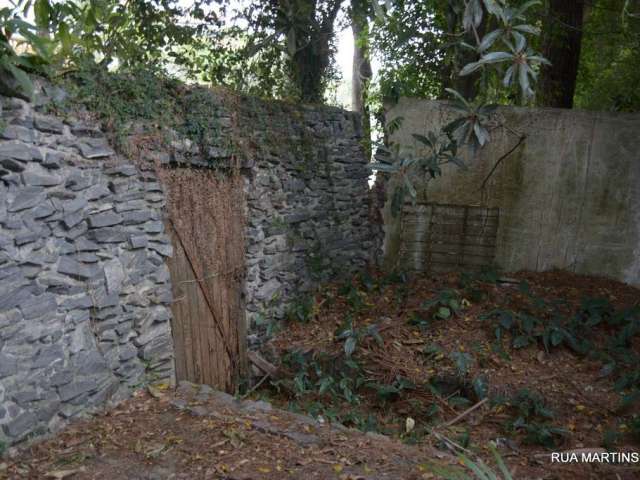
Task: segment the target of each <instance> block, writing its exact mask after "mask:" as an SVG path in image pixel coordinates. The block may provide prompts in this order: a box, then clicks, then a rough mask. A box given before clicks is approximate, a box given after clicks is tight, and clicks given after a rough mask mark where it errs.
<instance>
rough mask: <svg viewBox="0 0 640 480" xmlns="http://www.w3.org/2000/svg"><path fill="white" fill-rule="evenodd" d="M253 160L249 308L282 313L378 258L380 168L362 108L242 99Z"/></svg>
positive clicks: (257, 314) (268, 316)
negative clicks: (374, 203)
mask: <svg viewBox="0 0 640 480" xmlns="http://www.w3.org/2000/svg"><path fill="white" fill-rule="evenodd" d="M237 115H238V120H237V121H238V125H239V129H238V130H239V131H240V132H244V135H245V136H246V137H245V138H244V139H243V144H245V145H251V146H253V149H251V150H249V151H246V150H245V155H247V156H248V161H247V159H245V164H246V165H247V166H248V167H249V168H248V171H247V173H248V175H247V177H246V184H245V191H246V198H247V215H246V216H247V221H248V225H247V230H246V234H245V238H246V241H247V247H246V248H247V310H248V314H249V318H250V319H252V320H253V322H252V323H253V327H254V328H253V329H252V331H253V332H254V334H255V333H257V332H258V331H259V329H256V328H255V327H256V325H255V324H256V323H257V324H258V325H259V324H260V323H262V322H264V321H265V320H266V321H269V320H273V319H278V318H282V317H283V316H284V315H285V314H286V312H287V310H288V309H291V308H292V307H295V306H296V305H300V302H301V301H304V296H305V294H306V292H308V291H309V290H311V289H313V288H314V287H315V286H317V285H318V284H319V283H320V282H323V281H326V280H328V279H330V278H335V277H337V276H341V275H349V274H352V273H353V272H354V271H357V270H362V269H363V268H365V267H366V266H367V265H369V264H371V263H372V262H374V261H375V259H376V256H377V253H378V249H379V248H380V225H378V224H376V223H375V222H372V221H371V218H370V213H371V209H370V200H371V193H370V190H369V185H368V178H369V176H370V175H371V171H370V170H369V168H368V167H367V163H368V160H367V159H366V157H365V154H364V148H363V145H362V141H363V137H362V128H361V123H360V116H359V115H358V114H355V113H353V112H348V111H345V110H342V109H338V108H331V107H305V106H294V105H291V104H287V103H267V102H256V101H244V102H240V105H239V107H238V108H237Z"/></svg>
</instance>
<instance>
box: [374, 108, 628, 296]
mask: <svg viewBox="0 0 640 480" xmlns="http://www.w3.org/2000/svg"><path fill="white" fill-rule="evenodd" d="M496 116H497V119H498V121H499V123H500V124H506V125H508V126H509V130H508V129H505V128H503V127H499V126H498V127H497V128H496V129H494V130H493V131H492V132H491V142H490V143H489V144H488V145H487V146H485V147H484V148H483V149H481V150H480V151H478V152H477V153H476V154H475V155H473V154H471V153H469V154H467V156H466V158H465V161H466V163H467V164H468V165H469V166H470V168H469V169H468V170H466V171H463V170H460V169H458V168H457V167H455V166H451V165H446V166H445V167H444V168H443V175H442V177H440V178H437V179H436V180H433V181H431V182H428V184H424V185H422V186H421V188H420V189H419V190H420V193H419V196H420V201H421V202H424V203H435V204H453V205H460V206H482V207H489V208H494V207H495V208H499V209H500V222H499V228H498V232H497V242H496V243H497V245H496V254H495V262H496V264H497V265H498V266H499V267H501V268H503V269H505V270H507V271H517V270H523V269H526V270H534V271H544V270H549V269H553V268H560V269H566V270H570V271H573V272H576V273H583V274H593V275H603V276H608V277H612V278H615V279H618V280H621V281H624V282H627V283H630V284H635V285H638V284H640V153H639V150H638V149H637V146H636V143H637V132H638V131H640V115H639V114H621V113H597V112H584V111H576V110H563V109H530V108H511V107H504V108H500V109H499V110H498V111H497V113H496ZM397 117H403V122H402V124H401V127H400V128H399V129H398V130H397V131H396V132H394V133H393V134H392V135H391V138H390V139H391V141H392V142H395V143H397V144H399V145H400V146H401V149H408V148H415V146H416V145H415V140H414V139H413V137H412V134H413V133H422V134H424V132H426V131H429V130H434V131H437V130H439V128H440V127H441V126H442V125H444V124H446V123H447V122H448V121H450V120H451V119H452V118H453V113H452V112H451V111H450V110H449V109H448V108H447V106H446V103H445V102H438V101H428V100H417V99H404V98H403V99H401V100H400V101H399V103H398V104H397V105H396V106H394V107H393V108H391V109H390V110H389V111H388V112H387V115H386V118H387V120H388V121H393V119H395V118H397ZM510 130H511V131H510ZM520 134H524V135H525V136H526V139H525V140H524V142H522V144H521V145H520V146H519V147H517V148H516V149H515V150H514V152H513V154H511V155H510V156H508V157H507V158H505V159H504V160H503V161H502V162H500V164H499V165H498V166H497V168H495V171H494V172H493V174H492V175H490V176H489V174H490V173H491V172H492V170H493V168H494V167H495V164H496V162H497V160H498V159H499V158H500V157H501V156H502V155H504V153H506V152H507V151H509V150H510V149H512V148H513V147H514V146H515V145H516V144H517V142H518V139H519V137H518V135H520ZM487 177H489V178H488V180H486V179H487ZM485 180H486V181H485ZM392 188H393V185H392V184H390V185H389V186H388V188H387V192H388V193H389V192H390V191H392ZM387 203H389V202H387ZM384 215H385V230H386V232H385V264H386V265H387V266H388V265H395V264H396V263H397V261H398V258H399V255H400V251H401V248H402V245H403V243H404V240H405V239H403V238H402V222H403V220H402V219H401V218H400V217H393V216H392V215H391V213H390V209H389V205H387V206H386V207H385V213H384Z"/></svg>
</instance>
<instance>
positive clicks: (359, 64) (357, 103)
mask: <svg viewBox="0 0 640 480" xmlns="http://www.w3.org/2000/svg"><path fill="white" fill-rule="evenodd" d="M350 15H351V30H352V32H353V67H352V72H351V73H352V75H351V110H353V111H354V112H358V113H360V114H361V115H362V132H363V135H364V147H365V154H366V155H367V158H371V118H370V114H369V113H370V111H369V100H368V98H369V83H370V82H371V76H372V70H371V60H370V58H369V21H368V18H367V3H366V0H351V10H350Z"/></svg>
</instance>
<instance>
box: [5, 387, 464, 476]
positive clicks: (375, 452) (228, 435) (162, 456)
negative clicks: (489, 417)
mask: <svg viewBox="0 0 640 480" xmlns="http://www.w3.org/2000/svg"><path fill="white" fill-rule="evenodd" d="M151 392H152V395H151V394H149V393H148V392H145V391H141V392H139V393H138V394H137V395H136V396H135V398H133V399H131V400H129V401H126V402H124V403H123V404H121V405H120V406H119V407H117V408H115V409H113V410H110V411H108V412H106V413H104V414H100V415H97V416H95V417H93V418H91V419H88V420H84V421H78V422H76V423H74V424H72V425H71V426H69V427H68V428H67V429H65V430H64V431H62V432H61V433H59V434H58V435H56V436H55V437H54V438H52V439H50V440H48V441H44V442H40V443H37V444H36V445H34V446H32V447H31V448H29V449H26V450H23V451H22V452H21V453H20V454H19V455H18V456H17V457H15V458H13V459H11V460H7V461H5V462H4V463H2V464H0V478H2V479H4V478H9V479H41V478H54V479H56V478H57V479H60V478H73V479H109V480H112V479H149V480H151V479H171V478H176V479H228V480H236V479H237V480H240V479H244V480H248V479H281V478H306V479H308V478H319V479H323V478H332V479H343V480H346V479H364V478H367V479H399V478H403V479H404V478H406V479H418V478H433V476H430V477H425V476H424V475H425V473H426V472H427V467H426V465H427V464H428V463H429V462H430V461H431V462H433V461H436V462H442V463H443V464H446V463H455V457H452V456H451V455H447V454H446V453H438V452H431V454H426V453H425V451H423V450H421V449H418V448H416V447H410V446H406V445H403V444H401V443H399V442H395V441H393V440H390V439H387V438H384V437H381V436H373V435H365V434H362V433H361V432H358V431H354V430H350V429H345V428H335V427H330V426H327V425H321V424H319V423H317V422H315V421H313V420H312V419H310V418H309V417H305V416H300V415H295V414H292V413H290V412H284V411H278V410H275V409H272V408H271V406H270V405H269V404H265V403H264V402H253V401H244V402H240V401H238V400H236V399H235V398H234V397H231V396H229V395H226V394H223V393H221V392H215V391H213V390H211V389H210V388H208V387H206V386H205V387H197V386H192V385H190V384H186V383H185V384H182V385H181V386H180V387H179V388H178V390H177V391H176V392H162V391H158V390H154V389H152V390H151Z"/></svg>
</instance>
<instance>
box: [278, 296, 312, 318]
mask: <svg viewBox="0 0 640 480" xmlns="http://www.w3.org/2000/svg"><path fill="white" fill-rule="evenodd" d="M315 310H316V298H315V296H314V295H301V296H299V297H298V298H297V299H295V300H294V301H293V302H291V303H290V304H289V306H288V307H287V310H286V312H285V317H286V318H287V320H289V321H296V322H302V323H307V322H309V320H311V318H313V315H314V313H315Z"/></svg>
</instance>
